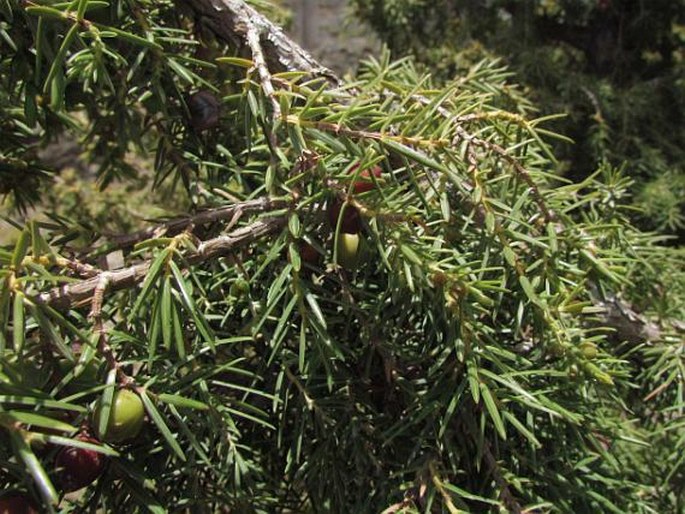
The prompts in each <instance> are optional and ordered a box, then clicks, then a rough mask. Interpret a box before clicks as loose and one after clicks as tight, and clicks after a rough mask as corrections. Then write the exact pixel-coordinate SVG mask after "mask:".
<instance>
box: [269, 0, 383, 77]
mask: <svg viewBox="0 0 685 514" xmlns="http://www.w3.org/2000/svg"><path fill="white" fill-rule="evenodd" d="M282 4H284V5H285V6H287V7H288V8H290V9H291V10H292V12H293V22H292V26H291V27H290V29H289V31H288V33H289V34H290V36H291V37H292V38H293V39H294V40H295V41H297V42H298V43H300V44H301V45H302V46H303V47H304V48H305V49H307V50H308V51H310V52H311V53H312V55H313V56H314V57H315V58H316V59H318V60H319V61H320V62H321V63H322V64H324V65H325V66H328V67H329V68H331V69H333V70H334V71H336V72H337V73H339V74H341V75H342V74H345V73H348V72H354V71H355V70H356V68H357V65H358V63H359V61H360V60H361V59H363V58H365V57H366V56H368V55H378V53H379V51H380V47H381V45H380V42H379V41H378V39H377V38H375V37H374V35H373V33H372V31H371V28H370V27H368V26H366V25H365V24H363V23H360V22H359V20H357V19H355V18H353V16H352V12H351V9H350V7H349V6H348V4H347V1H346V0H283V1H282Z"/></svg>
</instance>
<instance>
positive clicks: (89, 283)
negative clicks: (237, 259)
mask: <svg viewBox="0 0 685 514" xmlns="http://www.w3.org/2000/svg"><path fill="white" fill-rule="evenodd" d="M284 224H285V218H284V217H272V218H266V219H263V220H258V221H255V222H254V223H252V224H250V225H247V226H245V227H241V228H239V229H237V230H235V231H233V232H231V233H230V234H228V235H225V236H219V237H216V238H214V239H210V240H207V241H205V242H203V243H201V244H200V246H199V248H198V251H197V252H195V253H191V254H189V255H186V256H185V257H186V261H187V262H188V263H189V264H198V263H201V262H205V261H208V260H210V259H213V258H215V257H219V256H221V255H224V254H226V253H229V252H231V251H234V250H236V249H237V248H240V247H243V246H246V245H248V244H250V243H253V242H255V241H257V240H259V239H261V238H263V237H266V236H268V235H270V234H273V233H275V232H276V231H278V230H279V229H280V228H281V227H282V226H283V225H284ZM151 265H152V261H151V260H149V261H145V262H141V263H140V264H136V265H134V266H130V267H128V268H124V269H122V270H118V271H109V272H105V273H107V280H106V284H107V291H109V292H112V291H118V290H121V289H127V288H131V287H134V286H136V285H137V284H138V283H139V282H142V281H143V280H144V279H145V276H146V275H147V273H148V271H149V270H150V266H151ZM102 284H103V280H102V277H101V276H100V275H97V276H95V277H93V278H90V279H88V280H84V281H83V282H78V283H72V284H65V285H64V286H61V287H56V288H54V289H52V290H51V291H48V292H47V293H41V294H39V295H38V296H35V297H33V298H32V300H33V301H34V302H35V303H40V304H47V305H50V306H51V307H54V308H56V309H59V310H66V309H69V308H71V307H74V306H77V305H80V304H83V303H85V302H92V301H93V298H94V296H95V295H97V294H99V291H101V289H102Z"/></svg>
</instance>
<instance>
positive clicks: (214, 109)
mask: <svg viewBox="0 0 685 514" xmlns="http://www.w3.org/2000/svg"><path fill="white" fill-rule="evenodd" d="M188 110H189V111H190V124H191V125H192V126H193V128H194V129H195V130H197V131H199V132H202V131H203V130H208V129H211V128H214V127H216V126H217V125H218V124H219V117H220V115H221V104H220V103H219V100H218V99H217V97H216V96H214V95H213V94H212V93H210V92H209V91H198V92H197V93H195V94H194V95H192V96H191V97H190V99H189V100H188Z"/></svg>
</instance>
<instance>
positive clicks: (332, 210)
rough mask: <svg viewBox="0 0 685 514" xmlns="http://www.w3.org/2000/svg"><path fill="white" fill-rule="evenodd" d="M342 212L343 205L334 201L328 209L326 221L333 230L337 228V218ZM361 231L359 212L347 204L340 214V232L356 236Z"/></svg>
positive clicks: (338, 201) (336, 200)
mask: <svg viewBox="0 0 685 514" xmlns="http://www.w3.org/2000/svg"><path fill="white" fill-rule="evenodd" d="M342 210H343V203H342V202H341V201H340V200H338V199H335V200H333V201H332V202H331V204H330V206H329V207H328V221H329V223H330V224H331V228H332V229H333V230H335V229H336V227H337V226H338V218H339V217H340V213H341V211H342ZM360 230H361V219H360V216H359V211H358V210H357V208H356V207H354V206H353V205H350V204H347V205H346V206H345V210H344V212H343V214H342V222H341V224H340V231H341V232H344V233H346V234H356V233H357V232H359V231H360Z"/></svg>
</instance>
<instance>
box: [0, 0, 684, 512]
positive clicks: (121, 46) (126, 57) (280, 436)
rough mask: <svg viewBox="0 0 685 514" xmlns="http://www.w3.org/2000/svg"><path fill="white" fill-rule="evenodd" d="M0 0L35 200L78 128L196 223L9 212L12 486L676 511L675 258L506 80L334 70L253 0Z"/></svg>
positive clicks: (127, 493) (443, 506) (16, 120)
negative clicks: (116, 230)
mask: <svg viewBox="0 0 685 514" xmlns="http://www.w3.org/2000/svg"><path fill="white" fill-rule="evenodd" d="M0 7H1V10H0V12H1V15H2V25H0V34H1V35H2V45H3V46H2V60H1V61H0V67H1V68H0V69H1V71H2V72H1V73H0V88H2V96H1V98H2V104H0V105H1V110H0V116H1V118H0V119H1V120H2V127H3V138H2V140H1V142H0V145H1V146H0V148H2V153H1V154H0V155H1V156H2V158H1V160H0V162H1V163H2V166H1V167H0V171H1V172H2V175H0V180H1V181H2V184H3V188H4V190H5V191H7V192H9V193H11V194H12V195H13V199H14V201H15V202H16V204H15V205H16V206H17V207H18V208H20V207H22V206H25V205H27V202H30V201H31V200H32V199H34V200H35V198H36V194H35V193H36V192H39V191H41V189H38V186H36V184H41V183H43V184H44V185H43V186H42V187H43V188H44V189H42V191H46V190H48V189H49V188H50V187H51V186H50V184H51V182H50V181H51V180H53V179H54V176H53V175H50V174H49V173H50V169H49V164H50V163H46V162H45V160H44V159H41V158H40V155H39V152H38V149H39V148H41V146H42V145H44V144H45V143H47V142H48V141H51V140H53V139H54V138H56V137H57V136H64V135H68V136H70V137H71V138H77V139H78V140H79V141H80V142H81V144H82V145H83V147H84V148H85V149H86V156H87V157H88V158H89V160H90V161H91V162H92V163H94V164H95V166H97V169H98V180H99V183H100V184H101V185H102V186H103V187H111V186H112V185H115V184H117V183H127V182H131V183H136V184H138V183H146V182H144V181H141V182H136V181H138V180H140V179H141V177H151V180H150V181H149V182H147V184H149V185H148V186H147V187H148V188H149V189H146V190H144V191H143V194H146V195H148V196H147V198H149V199H150V201H152V199H155V198H159V196H155V195H159V191H164V194H165V198H164V199H163V200H160V203H161V207H166V209H167V211H168V212H173V211H179V210H181V209H183V210H185V212H184V213H183V215H181V216H175V217H168V218H162V219H158V220H155V221H148V222H145V223H143V226H140V227H138V228H139V229H138V230H132V229H131V230H128V231H127V232H125V233H121V234H111V233H107V231H106V230H104V229H102V227H101V225H99V224H97V223H93V222H92V220H89V219H87V212H85V211H79V213H78V215H77V214H75V213H70V212H64V211H60V210H59V208H58V206H55V207H57V209H48V210H47V212H45V215H44V216H43V217H36V218H35V219H28V218H27V219H26V221H25V222H20V221H15V222H14V226H15V228H16V231H15V233H14V235H15V243H14V244H13V245H12V246H11V247H8V248H6V249H4V250H2V252H1V253H0V262H1V263H2V271H1V273H2V284H3V287H2V292H1V294H0V307H1V308H0V316H1V317H2V331H0V356H1V357H0V358H1V360H0V366H1V368H0V369H1V371H0V401H1V402H2V404H1V409H2V410H1V411H0V424H1V425H2V430H3V438H2V441H1V443H0V463H1V464H0V469H1V472H0V482H1V483H2V488H3V490H5V491H6V492H5V493H4V496H3V499H0V501H5V502H6V503H5V505H8V504H9V502H10V501H13V502H16V501H29V500H28V498H32V499H33V500H32V501H34V502H35V503H36V504H42V505H43V507H44V509H45V510H46V511H64V512H72V511H96V510H100V511H107V512H138V511H140V512H144V511H153V512H165V511H174V512H183V511H187V512H331V513H335V512H340V513H348V512H355V513H357V512H358V513H364V512H386V513H393V512H407V513H408V512H451V513H456V512H491V511H500V512H569V513H571V512H573V513H580V512H593V513H595V512H677V511H678V510H679V509H681V508H682V505H683V500H684V498H683V493H682V491H683V488H682V483H683V447H684V446H685V441H684V438H683V437H682V423H683V408H684V407H685V402H684V401H683V397H682V395H683V373H682V369H683V341H682V331H683V327H682V324H680V323H679V322H678V321H674V320H677V319H678V318H680V319H682V314H683V313H682V311H679V310H678V307H677V306H675V307H674V306H673V305H672V304H671V305H670V307H669V302H668V300H669V298H672V295H676V294H678V293H679V292H680V291H681V290H682V284H683V277H682V266H680V267H679V266H678V265H679V261H678V257H680V258H682V254H681V255H680V256H679V255H678V254H677V252H676V251H674V250H669V249H666V248H662V247H660V246H659V245H658V240H657V239H656V238H655V237H654V236H652V235H649V234H644V233H641V232H640V231H638V230H636V229H635V228H634V227H632V226H631V225H630V223H629V221H628V219H627V215H626V207H625V203H626V201H627V195H628V193H629V185H630V184H629V181H627V180H626V179H624V178H623V177H622V176H621V174H620V173H619V172H618V171H617V170H614V169H612V168H610V167H608V166H605V167H603V168H602V169H600V170H598V172H597V174H595V175H594V176H592V177H590V178H588V179H586V180H584V181H583V182H582V183H570V182H568V181H564V180H563V179H560V178H559V177H557V176H556V175H555V174H554V173H553V170H554V166H555V165H554V163H555V157H554V155H553V154H552V152H551V150H550V144H549V141H550V140H552V139H554V138H559V137H563V136H560V135H558V134H555V133H553V132H551V131H549V130H547V129H546V128H545V126H546V123H547V122H548V121H549V119H548V118H539V117H536V114H535V112H536V111H535V109H534V106H533V105H531V104H530V103H529V102H528V101H527V100H526V98H525V96H523V95H522V93H521V91H520V90H519V89H518V88H517V87H516V86H515V85H513V84H511V83H510V82H509V74H508V72H507V71H506V70H505V69H503V68H501V67H499V66H498V65H496V64H494V63H492V62H482V63H479V64H478V65H476V66H474V67H472V68H471V69H470V70H469V71H468V73H466V74H464V75H462V76H459V77H456V78H455V79H454V80H452V81H450V82H449V83H447V84H446V85H444V86H440V87H436V86H435V85H434V84H433V83H432V81H431V78H430V76H428V75H425V74H421V73H419V72H417V71H416V69H415V67H414V66H413V65H412V62H411V61H409V60H400V61H394V62H392V61H390V59H389V58H388V56H387V55H382V56H380V57H379V58H378V59H371V60H369V61H367V62H365V63H364V64H363V66H362V67H361V69H360V72H359V74H358V76H357V77H356V78H355V79H354V80H349V81H342V80H340V79H339V78H338V77H336V76H335V75H334V74H333V73H331V72H330V71H329V70H327V69H326V68H324V67H323V66H321V65H320V64H319V63H317V62H316V61H315V60H314V59H312V58H311V56H309V55H308V54H307V53H306V52H305V51H304V50H303V49H301V48H300V47H299V46H297V45H296V44H294V43H293V42H292V41H291V40H290V39H288V38H287V36H285V35H284V33H283V32H281V31H280V30H279V29H278V28H277V27H276V25H274V24H273V23H271V22H270V21H269V20H268V19H267V18H266V17H265V16H264V15H262V14H260V13H259V12H258V11H257V10H255V8H253V7H252V6H250V5H247V4H245V3H243V2H242V1H240V0H196V1H193V2H184V1H178V2H171V1H167V0H145V1H143V0H121V1H112V2H104V1H99V0H78V1H73V2H48V1H38V0H36V1H34V0H26V1H24V2H21V3H13V2H7V1H5V2H2V3H1V4H0ZM259 7H260V8H267V6H265V5H260V6H259ZM267 12H268V11H267ZM41 181H42V182H41ZM32 193H34V194H33V195H32ZM141 197H142V196H141ZM51 205H53V204H51ZM131 206H132V204H131V202H128V203H126V202H122V205H121V206H120V209H127V208H130V207H131ZM116 210H117V209H116V208H115V207H112V211H113V216H114V215H115V214H116ZM12 219H16V220H21V219H23V218H22V216H21V211H17V212H16V213H15V214H14V215H13V218H12ZM94 229H97V230H99V231H95V232H94ZM664 271H667V272H668V276H667V277H665V276H664ZM678 288H681V289H680V290H679V289H678ZM636 291H637V292H638V293H639V294H642V295H649V296H650V301H645V302H644V303H643V304H641V305H639V307H640V309H641V310H642V313H638V312H637V311H636V310H634V309H633V308H631V306H630V305H628V304H627V303H626V301H625V298H636V297H637V296H638V295H639V294H636ZM657 313H660V314H661V316H659V317H658V318H657V317H650V315H654V314H657ZM143 413H144V414H143ZM73 462H76V463H77V464H78V465H74V466H73V467H71V466H72V463H73ZM79 466H80V467H79ZM81 486H84V487H85V488H83V489H82V490H81V492H80V493H79V494H70V495H67V496H65V495H64V493H65V491H71V490H73V489H76V488H78V487H81ZM18 494H21V495H24V496H21V497H18V496H17V495H18ZM10 495H12V498H13V499H12V500H10V499H9V498H10ZM17 498H19V500H17Z"/></svg>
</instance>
